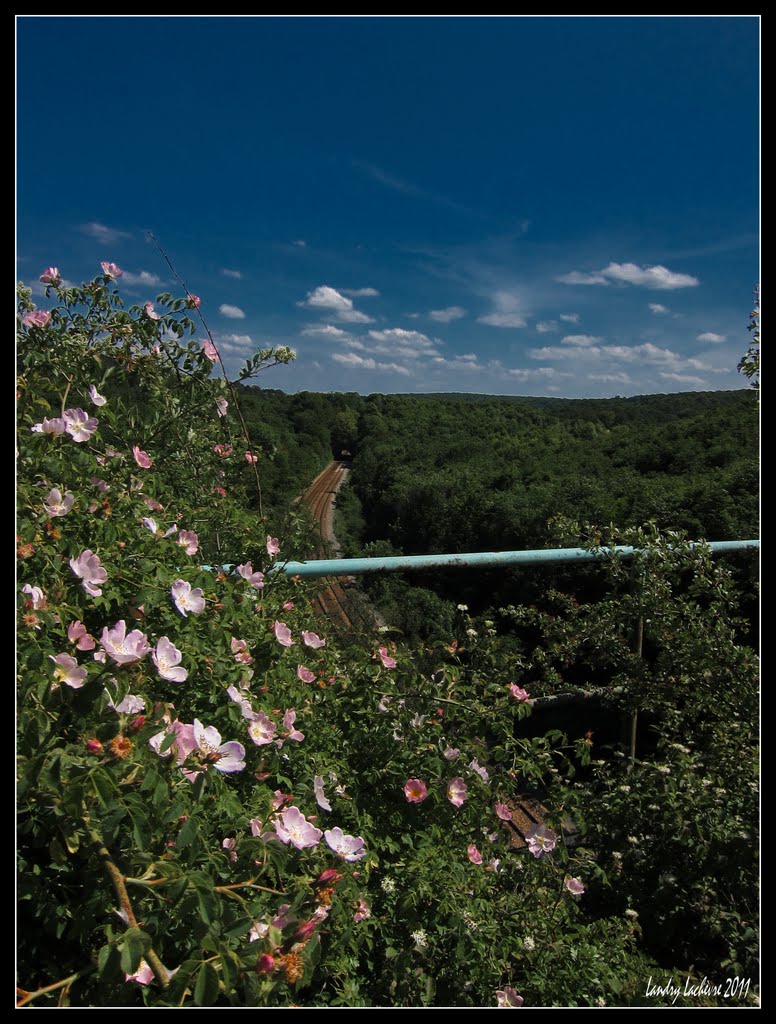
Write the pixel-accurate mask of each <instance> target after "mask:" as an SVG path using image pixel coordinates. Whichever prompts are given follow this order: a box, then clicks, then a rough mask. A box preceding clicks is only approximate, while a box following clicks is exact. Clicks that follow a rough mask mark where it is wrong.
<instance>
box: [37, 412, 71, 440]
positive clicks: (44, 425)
mask: <svg viewBox="0 0 776 1024" xmlns="http://www.w3.org/2000/svg"><path fill="white" fill-rule="evenodd" d="M30 430H31V431H32V432H33V434H51V435H52V436H54V437H56V435H57V434H64V432H65V421H64V420H63V419H59V418H58V417H55V418H53V419H46V418H45V417H44V418H43V420H42V421H41V422H40V423H36V424H35V425H34V426H32V427H30Z"/></svg>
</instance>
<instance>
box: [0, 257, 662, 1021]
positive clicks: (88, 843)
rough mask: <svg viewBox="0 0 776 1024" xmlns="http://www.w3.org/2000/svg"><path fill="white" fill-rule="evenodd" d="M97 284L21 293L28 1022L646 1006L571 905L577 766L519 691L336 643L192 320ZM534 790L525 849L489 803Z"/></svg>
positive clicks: (601, 923)
mask: <svg viewBox="0 0 776 1024" xmlns="http://www.w3.org/2000/svg"><path fill="white" fill-rule="evenodd" d="M102 269H103V274H102V275H101V276H98V277H96V278H95V279H94V281H92V282H91V283H89V284H87V285H84V286H83V287H82V288H79V289H69V290H65V289H63V287H62V285H61V279H60V275H59V272H58V270H57V268H55V267H49V268H47V270H46V271H45V272H44V274H43V275H42V276H41V280H43V282H44V283H45V284H47V285H48V293H47V295H48V299H49V302H48V306H49V307H50V308H47V309H43V310H40V309H34V308H33V306H32V303H31V300H30V293H29V292H28V291H27V290H26V289H20V293H19V334H18V360H19V380H18V413H19V426H18V449H19V453H18V499H19V519H18V574H19V582H18V622H17V629H18V670H19V685H18V697H17V708H18V743H17V749H18V755H19V773H18V788H17V793H18V809H19V830H18V854H19V875H18V897H19V912H18V945H19V954H18V969H19V978H18V984H19V986H20V989H19V997H20V1002H21V1003H22V1004H24V1005H27V1004H29V1003H33V1002H34V1003H35V1005H38V1006H44V1005H54V1004H57V1005H61V1006H68V1005H80V1006H109V1005H129V1006H162V1007H165V1006H204V1005H218V1006H264V1005H268V1006H288V1005H310V1006H325V1005H346V1006H356V1005H406V1006H414V1005H456V1006H458V1005H460V1006H477V1005H483V1006H503V1007H505V1008H507V1007H514V1006H519V1005H521V1004H523V1003H524V1004H525V1005H530V1004H533V1005H594V1004H598V1005H603V1004H606V1003H628V1002H640V1001H643V985H642V984H641V979H643V978H645V977H646V976H647V975H648V973H649V971H650V970H653V969H654V968H653V966H650V965H649V964H648V963H646V961H645V960H644V958H643V956H642V954H641V953H640V952H639V951H638V948H637V938H638V927H637V925H636V924H635V922H634V921H633V919H632V918H631V917H629V916H628V915H627V914H620V915H617V916H613V917H609V918H601V917H591V916H589V915H587V914H586V912H585V902H584V901H585V899H586V895H585V890H586V886H587V881H588V877H590V875H591V873H592V871H593V863H594V862H593V857H594V854H593V852H592V851H591V850H590V849H589V848H586V847H585V846H584V845H578V846H576V847H575V848H573V849H572V848H570V847H569V845H568V844H567V842H566V837H565V836H566V834H565V832H564V830H563V827H562V823H563V820H564V817H565V815H566V813H567V810H568V806H567V800H569V799H571V795H572V791H571V790H570V789H569V788H568V787H567V786H565V785H564V784H563V779H564V778H567V777H569V776H570V775H571V773H572V770H573V769H572V764H571V760H570V757H571V755H572V754H573V751H572V750H571V749H569V748H567V747H566V746H564V745H563V741H562V738H557V739H552V738H541V739H538V740H534V741H519V740H516V739H515V736H514V725H515V722H516V721H517V720H519V719H521V718H523V717H524V716H525V715H527V714H529V713H530V705H529V704H528V702H527V699H526V698H527V691H525V690H524V689H523V688H522V687H521V686H520V683H521V678H520V676H519V674H518V673H516V672H515V673H512V672H506V674H505V672H504V667H503V665H501V666H494V667H493V670H492V671H491V670H481V669H479V668H478V667H476V666H471V665H469V666H467V665H466V664H465V663H464V662H463V661H462V660H461V658H460V657H459V656H458V652H457V648H456V647H455V645H453V647H452V648H451V650H447V651H446V650H443V649H441V650H440V649H435V650H428V651H419V652H416V653H417V658H413V656H412V655H411V654H410V652H408V651H406V650H403V649H401V648H396V647H395V645H394V644H392V643H389V642H387V641H386V639H385V637H381V636H379V635H377V636H375V637H373V638H370V639H367V640H365V641H363V642H362V643H361V644H360V645H358V646H352V645H351V646H343V645H341V644H340V643H339V642H338V641H337V639H336V637H335V636H334V635H332V632H331V629H330V628H329V627H327V626H326V625H325V624H322V623H321V622H320V621H318V620H316V619H315V618H314V617H313V616H312V613H311V605H310V594H309V592H308V591H307V589H306V588H305V587H304V586H302V585H301V584H300V583H299V581H294V580H288V579H287V578H286V577H285V576H284V575H283V574H282V573H278V572H273V569H275V568H276V567H277V566H279V565H282V563H283V561H284V560H285V559H286V558H289V557H291V556H293V555H294V554H295V553H298V552H299V551H303V547H301V545H302V544H303V541H304V538H303V537H302V536H301V535H295V534H294V533H293V531H292V529H291V527H290V526H289V525H288V524H289V522H290V520H289V519H288V517H287V516H285V513H284V510H274V513H275V515H276V519H275V520H274V521H265V520H263V519H261V518H260V516H259V514H258V513H257V511H256V510H255V509H252V508H251V505H252V504H255V501H256V499H255V487H254V482H255V481H256V479H257V477H256V469H257V468H258V469H260V456H259V455H258V454H257V453H255V452H253V451H252V450H251V448H250V446H248V444H247V441H246V438H245V437H244V435H243V434H241V432H240V429H239V426H238V420H237V419H236V417H235V412H236V410H235V408H234V403H233V400H232V395H231V391H230V389H229V388H228V386H227V385H226V383H225V382H223V381H217V380H213V379H211V370H212V368H213V365H214V362H215V361H216V360H217V352H216V351H215V349H214V346H213V343H212V341H211V340H210V339H207V340H206V341H205V342H204V343H200V342H199V341H197V340H196V339H195V338H194V337H193V336H192V335H193V328H194V324H193V321H192V320H191V319H190V317H189V313H190V312H191V311H192V310H194V309H196V308H198V304H199V299H198V298H197V297H196V296H191V295H189V296H187V297H186V298H185V299H180V300H173V299H172V298H171V297H169V296H158V297H157V298H156V300H155V302H151V301H148V302H146V303H145V304H143V305H138V306H134V307H131V308H130V309H129V310H128V311H125V309H124V307H123V305H122V304H121V300H120V298H119V296H118V293H117V292H116V291H115V287H114V282H115V281H116V280H117V279H118V278H119V277H120V274H121V271H120V268H118V267H117V266H116V265H115V264H112V263H106V264H103V267H102ZM289 358H291V355H290V353H289V352H288V351H287V350H273V349H266V350H264V351H262V352H260V353H258V354H257V356H256V357H254V359H253V360H252V361H249V363H248V364H247V366H246V370H245V374H246V375H250V374H253V373H255V372H259V371H260V370H261V368H262V367H263V366H266V365H269V364H271V363H273V362H285V361H288V359H289ZM246 455H247V456H251V458H246ZM256 458H259V466H258V467H256V463H255V462H254V459H256ZM273 533H276V534H277V536H272V534H273ZM226 564H228V565H232V566H234V569H233V571H231V572H230V571H225V570H224V569H222V568H220V567H222V566H224V565H226ZM203 565H211V566H215V568H214V569H212V570H207V569H204V568H203V567H202V566H203ZM418 666H420V667H418ZM550 778H551V779H553V787H552V790H551V792H552V800H553V802H552V803H551V804H550V816H549V818H548V821H547V823H546V826H545V827H544V828H543V829H541V830H537V831H536V834H535V835H534V836H532V837H531V842H530V846H529V848H528V849H523V850H522V851H518V850H516V849H515V848H514V847H513V846H512V845H511V844H510V831H509V828H508V826H507V825H506V821H505V819H506V816H508V814H509V804H510V802H511V801H514V799H515V797H516V796H517V795H518V794H519V793H520V792H521V791H522V790H523V789H524V788H525V787H526V786H527V785H540V784H541V783H542V782H543V781H544V780H546V779H550ZM623 978H633V979H639V982H638V984H637V983H636V982H634V984H633V985H632V986H630V987H629V986H628V985H624V984H623Z"/></svg>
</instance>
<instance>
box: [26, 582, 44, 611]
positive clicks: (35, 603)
mask: <svg viewBox="0 0 776 1024" xmlns="http://www.w3.org/2000/svg"><path fill="white" fill-rule="evenodd" d="M22 593H23V594H29V596H30V601H31V602H32V607H33V608H34V610H35V611H38V610H39V609H41V608H45V607H46V595H45V594H44V593H43V591H42V590H41V589H40V587H31V586H30V584H29V583H25V584H24V586H23V587H22ZM27 607H28V608H29V605H27Z"/></svg>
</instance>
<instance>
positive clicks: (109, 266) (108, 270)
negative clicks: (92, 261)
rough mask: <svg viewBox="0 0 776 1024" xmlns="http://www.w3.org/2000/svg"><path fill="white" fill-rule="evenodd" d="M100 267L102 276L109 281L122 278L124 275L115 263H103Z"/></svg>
mask: <svg viewBox="0 0 776 1024" xmlns="http://www.w3.org/2000/svg"><path fill="white" fill-rule="evenodd" d="M100 266H101V267H102V272H103V274H105V276H106V277H109V278H111V279H114V278H118V277H122V276H123V274H124V271H123V270H122V269H121V267H117V266H116V264H115V263H108V262H105V263H101V264H100Z"/></svg>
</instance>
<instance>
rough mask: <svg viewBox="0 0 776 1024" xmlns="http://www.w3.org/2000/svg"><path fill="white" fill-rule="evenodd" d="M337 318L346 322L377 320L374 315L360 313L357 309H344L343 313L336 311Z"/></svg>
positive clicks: (372, 321) (361, 322)
mask: <svg viewBox="0 0 776 1024" xmlns="http://www.w3.org/2000/svg"><path fill="white" fill-rule="evenodd" d="M335 320H340V321H341V322H342V323H344V324H373V323H374V322H375V321H374V317H371V316H367V315H366V313H360V312H359V311H358V310H357V309H344V310H342V312H341V313H336V315H335Z"/></svg>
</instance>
